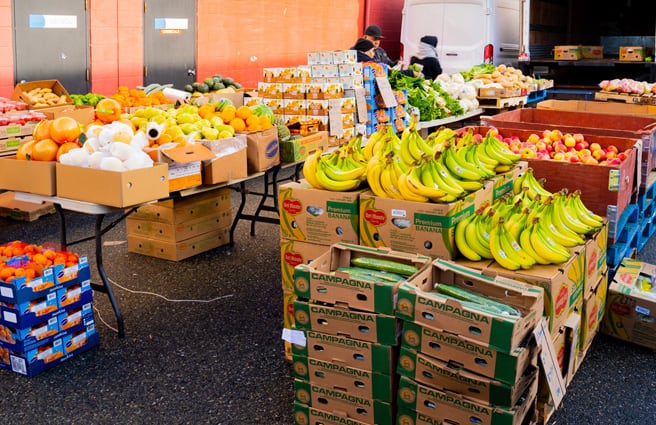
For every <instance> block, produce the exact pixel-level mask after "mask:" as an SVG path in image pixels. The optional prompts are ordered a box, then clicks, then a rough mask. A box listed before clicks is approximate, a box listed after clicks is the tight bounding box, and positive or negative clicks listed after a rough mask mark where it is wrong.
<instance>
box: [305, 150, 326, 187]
mask: <svg viewBox="0 0 656 425" xmlns="http://www.w3.org/2000/svg"><path fill="white" fill-rule="evenodd" d="M322 152H323V150H322V149H321V148H319V149H317V150H316V151H315V152H314V153H313V154H311V155H309V156H308V157H307V158H306V159H305V162H304V163H303V177H305V180H307V182H308V183H310V184H311V185H312V187H314V188H316V189H325V188H324V187H323V186H322V185H321V183H319V180H318V179H317V162H318V161H319V157H320V156H321V154H322Z"/></svg>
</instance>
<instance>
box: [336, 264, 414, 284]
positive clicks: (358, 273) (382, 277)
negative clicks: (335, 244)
mask: <svg viewBox="0 0 656 425" xmlns="http://www.w3.org/2000/svg"><path fill="white" fill-rule="evenodd" d="M337 270H338V271H340V272H344V273H348V274H350V275H351V276H353V277H355V278H357V279H361V278H365V279H369V280H370V279H373V280H376V281H385V282H392V283H396V282H400V281H402V280H405V277H403V276H401V275H400V274H397V273H391V272H386V271H383V270H371V269H365V268H364V267H340V268H338V269H337Z"/></svg>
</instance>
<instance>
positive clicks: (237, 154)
mask: <svg viewBox="0 0 656 425" xmlns="http://www.w3.org/2000/svg"><path fill="white" fill-rule="evenodd" d="M201 143H202V144H203V145H204V146H205V147H207V148H208V149H209V150H210V151H211V152H212V153H213V154H214V158H212V159H206V160H204V161H203V184H217V183H225V182H229V181H230V180H238V179H244V178H246V177H248V163H247V158H246V157H247V153H246V151H247V149H246V147H247V143H246V137H245V136H244V135H243V134H238V135H236V136H235V137H234V138H229V139H219V140H202V141H201Z"/></svg>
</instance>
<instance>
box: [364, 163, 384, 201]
mask: <svg viewBox="0 0 656 425" xmlns="http://www.w3.org/2000/svg"><path fill="white" fill-rule="evenodd" d="M382 170H383V163H382V162H381V161H380V158H378V157H377V156H374V157H372V158H371V159H370V160H369V162H368V163H367V183H369V188H370V189H371V191H372V192H373V193H374V195H376V196H379V197H381V198H389V196H388V195H387V192H385V190H384V189H383V187H382V186H381V185H380V174H381V172H382Z"/></svg>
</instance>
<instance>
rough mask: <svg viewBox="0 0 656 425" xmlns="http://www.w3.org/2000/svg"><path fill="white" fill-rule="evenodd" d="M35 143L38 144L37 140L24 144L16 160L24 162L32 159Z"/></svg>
mask: <svg viewBox="0 0 656 425" xmlns="http://www.w3.org/2000/svg"><path fill="white" fill-rule="evenodd" d="M34 143H36V140H30V141H29V142H25V143H22V144H21V145H20V146H19V147H18V149H17V150H16V159H21V160H23V161H24V160H28V159H32V146H34Z"/></svg>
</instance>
